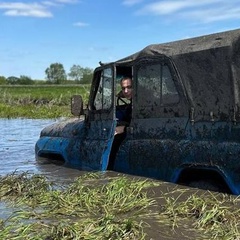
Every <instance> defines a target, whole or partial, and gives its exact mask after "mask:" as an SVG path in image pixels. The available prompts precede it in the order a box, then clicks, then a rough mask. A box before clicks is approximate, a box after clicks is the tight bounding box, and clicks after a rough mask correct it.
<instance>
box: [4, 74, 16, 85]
mask: <svg viewBox="0 0 240 240" xmlns="http://www.w3.org/2000/svg"><path fill="white" fill-rule="evenodd" d="M18 81H19V78H17V77H14V76H10V77H8V78H7V83H8V84H11V85H17V84H19V83H18Z"/></svg>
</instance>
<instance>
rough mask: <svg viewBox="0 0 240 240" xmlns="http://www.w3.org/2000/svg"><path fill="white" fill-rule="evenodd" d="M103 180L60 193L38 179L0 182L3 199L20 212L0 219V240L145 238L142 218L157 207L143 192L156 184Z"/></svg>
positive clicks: (88, 178) (94, 178) (89, 177)
mask: <svg viewBox="0 0 240 240" xmlns="http://www.w3.org/2000/svg"><path fill="white" fill-rule="evenodd" d="M102 177H104V176H103V175H102V173H99V174H97V173H95V174H93V173H89V174H86V175H84V176H82V177H79V178H77V179H76V180H75V181H74V182H73V183H72V184H71V185H70V186H65V187H62V188H60V187H56V186H55V187H53V186H52V184H51V183H48V181H47V179H46V178H44V177H43V176H39V175H33V176H29V175H27V174H26V173H23V174H20V175H15V174H12V175H7V176H4V177H1V179H0V186H1V188H0V200H1V201H4V202H5V203H8V204H9V206H11V207H14V208H15V209H17V210H15V211H13V213H12V214H11V215H10V216H8V217H7V218H6V219H1V220H0V230H1V231H0V239H24V240H25V239H29V240H30V239H69V240H70V239H82V240H84V239H99V240H104V239H106V240H110V239H112V240H115V239H139V240H141V239H144V237H145V234H144V232H143V226H142V222H141V221H139V220H138V219H139V216H141V215H143V214H145V213H146V212H147V208H148V207H149V206H150V205H151V204H153V203H154V201H153V200H152V199H150V198H148V197H147V195H146V193H144V191H143V190H144V189H146V188H147V187H149V186H151V185H153V184H152V183H151V182H147V181H140V180H136V181H130V180H129V179H127V178H124V177H116V178H112V179H108V181H107V182H106V178H104V181H101V178H102ZM102 180H103V179H102ZM96 182H97V184H96Z"/></svg>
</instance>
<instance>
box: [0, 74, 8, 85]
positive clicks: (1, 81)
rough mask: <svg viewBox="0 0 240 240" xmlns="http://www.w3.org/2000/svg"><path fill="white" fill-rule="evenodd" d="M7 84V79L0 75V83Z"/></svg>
mask: <svg viewBox="0 0 240 240" xmlns="http://www.w3.org/2000/svg"><path fill="white" fill-rule="evenodd" d="M4 84H7V80H6V78H5V77H4V76H0V85H4Z"/></svg>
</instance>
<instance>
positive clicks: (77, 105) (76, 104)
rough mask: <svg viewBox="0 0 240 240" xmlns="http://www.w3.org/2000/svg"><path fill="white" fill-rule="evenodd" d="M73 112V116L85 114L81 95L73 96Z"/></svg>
mask: <svg viewBox="0 0 240 240" xmlns="http://www.w3.org/2000/svg"><path fill="white" fill-rule="evenodd" d="M71 113H72V115H73V116H78V117H79V116H80V115H82V114H83V100H82V96H81V95H73V96H72V98H71Z"/></svg>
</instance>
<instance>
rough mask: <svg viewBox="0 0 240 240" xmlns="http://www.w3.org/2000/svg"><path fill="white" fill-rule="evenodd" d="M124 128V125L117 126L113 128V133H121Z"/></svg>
mask: <svg viewBox="0 0 240 240" xmlns="http://www.w3.org/2000/svg"><path fill="white" fill-rule="evenodd" d="M124 128H125V126H117V127H116V129H115V134H114V135H117V134H121V133H123V132H124Z"/></svg>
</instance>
